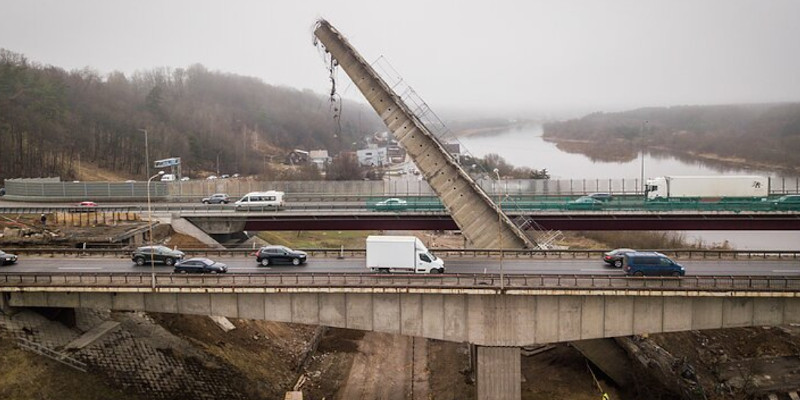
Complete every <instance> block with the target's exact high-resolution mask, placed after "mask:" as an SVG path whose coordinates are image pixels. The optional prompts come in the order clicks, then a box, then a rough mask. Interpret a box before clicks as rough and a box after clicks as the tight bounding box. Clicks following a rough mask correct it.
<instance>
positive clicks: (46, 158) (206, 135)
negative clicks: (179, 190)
mask: <svg viewBox="0 0 800 400" xmlns="http://www.w3.org/2000/svg"><path fill="white" fill-rule="evenodd" d="M265 68H268V66H265ZM321 73H324V72H321ZM338 115H341V118H334V116H338ZM140 129H147V131H148V141H149V152H150V161H151V163H152V161H153V160H157V159H161V158H167V157H181V158H182V162H183V171H184V173H201V172H203V171H215V170H216V165H217V162H218V161H217V160H219V164H220V169H221V170H222V171H224V172H228V173H233V172H238V173H241V174H266V175H268V174H269V173H270V171H269V168H268V167H266V164H267V161H268V160H269V159H276V160H278V159H282V158H283V157H284V156H285V154H286V152H288V151H289V150H291V149H294V148H302V149H307V150H308V149H326V150H328V151H329V152H330V153H331V154H336V153H337V152H339V151H341V150H349V149H350V148H351V146H352V143H353V142H357V141H358V140H359V139H360V138H362V137H363V136H364V135H366V134H369V133H373V132H375V131H376V130H381V129H385V127H384V126H383V124H382V123H381V121H380V119H379V118H378V117H377V116H376V115H375V113H374V112H373V111H372V110H371V109H368V108H367V107H365V106H363V105H360V104H357V103H348V102H346V103H345V104H344V105H341V104H338V103H337V104H336V105H335V107H333V106H331V104H330V102H329V100H328V98H327V97H326V96H323V95H319V94H316V93H313V92H311V91H308V90H306V91H299V90H296V89H291V88H286V87H278V86H272V85H269V84H266V83H264V82H262V81H261V80H259V79H256V78H252V77H246V76H239V75H234V74H228V73H222V72H215V71H209V70H207V69H206V68H205V67H203V66H202V65H192V66H190V67H188V68H185V69H184V68H177V69H168V68H157V69H152V70H149V71H144V72H137V73H135V74H133V75H132V76H125V75H124V74H122V73H120V72H112V73H110V74H107V75H100V74H99V73H97V72H96V71H93V70H91V69H83V70H75V71H65V70H63V69H61V68H58V67H54V66H43V65H39V64H36V63H34V62H31V61H29V60H27V59H26V58H25V57H24V56H23V55H21V54H17V53H14V52H11V51H8V50H2V49H0V154H2V156H0V181H1V180H3V179H6V178H17V177H40V176H61V177H62V179H75V177H76V176H77V174H76V169H77V166H78V163H79V162H83V163H89V164H92V165H94V166H96V167H97V168H100V169H106V170H109V171H113V172H114V173H116V174H117V175H119V176H130V177H136V178H140V179H141V178H143V177H144V174H145V172H144V167H145V162H144V152H145V150H144V149H145V145H144V140H145V137H144V133H143V132H141V131H140ZM266 177H267V178H268V176H266Z"/></svg>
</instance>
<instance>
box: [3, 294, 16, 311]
mask: <svg viewBox="0 0 800 400" xmlns="http://www.w3.org/2000/svg"><path fill="white" fill-rule="evenodd" d="M10 295H11V294H10V293H3V292H0V313H3V314H5V315H11V314H12V313H13V312H14V308H13V307H11V305H10V304H8V298H9V296H10Z"/></svg>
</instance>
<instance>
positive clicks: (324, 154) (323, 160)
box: [308, 150, 331, 171]
mask: <svg viewBox="0 0 800 400" xmlns="http://www.w3.org/2000/svg"><path fill="white" fill-rule="evenodd" d="M308 157H309V161H311V162H312V163H313V164H314V165H316V166H317V168H319V169H320V170H322V171H324V170H325V166H326V165H328V164H330V162H331V158H330V156H328V150H311V151H310V152H309V156H308Z"/></svg>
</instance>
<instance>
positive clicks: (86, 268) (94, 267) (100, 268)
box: [58, 267, 103, 269]
mask: <svg viewBox="0 0 800 400" xmlns="http://www.w3.org/2000/svg"><path fill="white" fill-rule="evenodd" d="M58 269H103V267H58Z"/></svg>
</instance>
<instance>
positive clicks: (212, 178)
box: [206, 175, 217, 181]
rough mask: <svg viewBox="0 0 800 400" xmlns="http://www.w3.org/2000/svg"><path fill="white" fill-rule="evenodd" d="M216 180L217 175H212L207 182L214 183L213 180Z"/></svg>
mask: <svg viewBox="0 0 800 400" xmlns="http://www.w3.org/2000/svg"><path fill="white" fill-rule="evenodd" d="M215 179H217V176H216V175H211V176H209V177H208V178H206V180H207V181H213V180H215Z"/></svg>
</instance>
